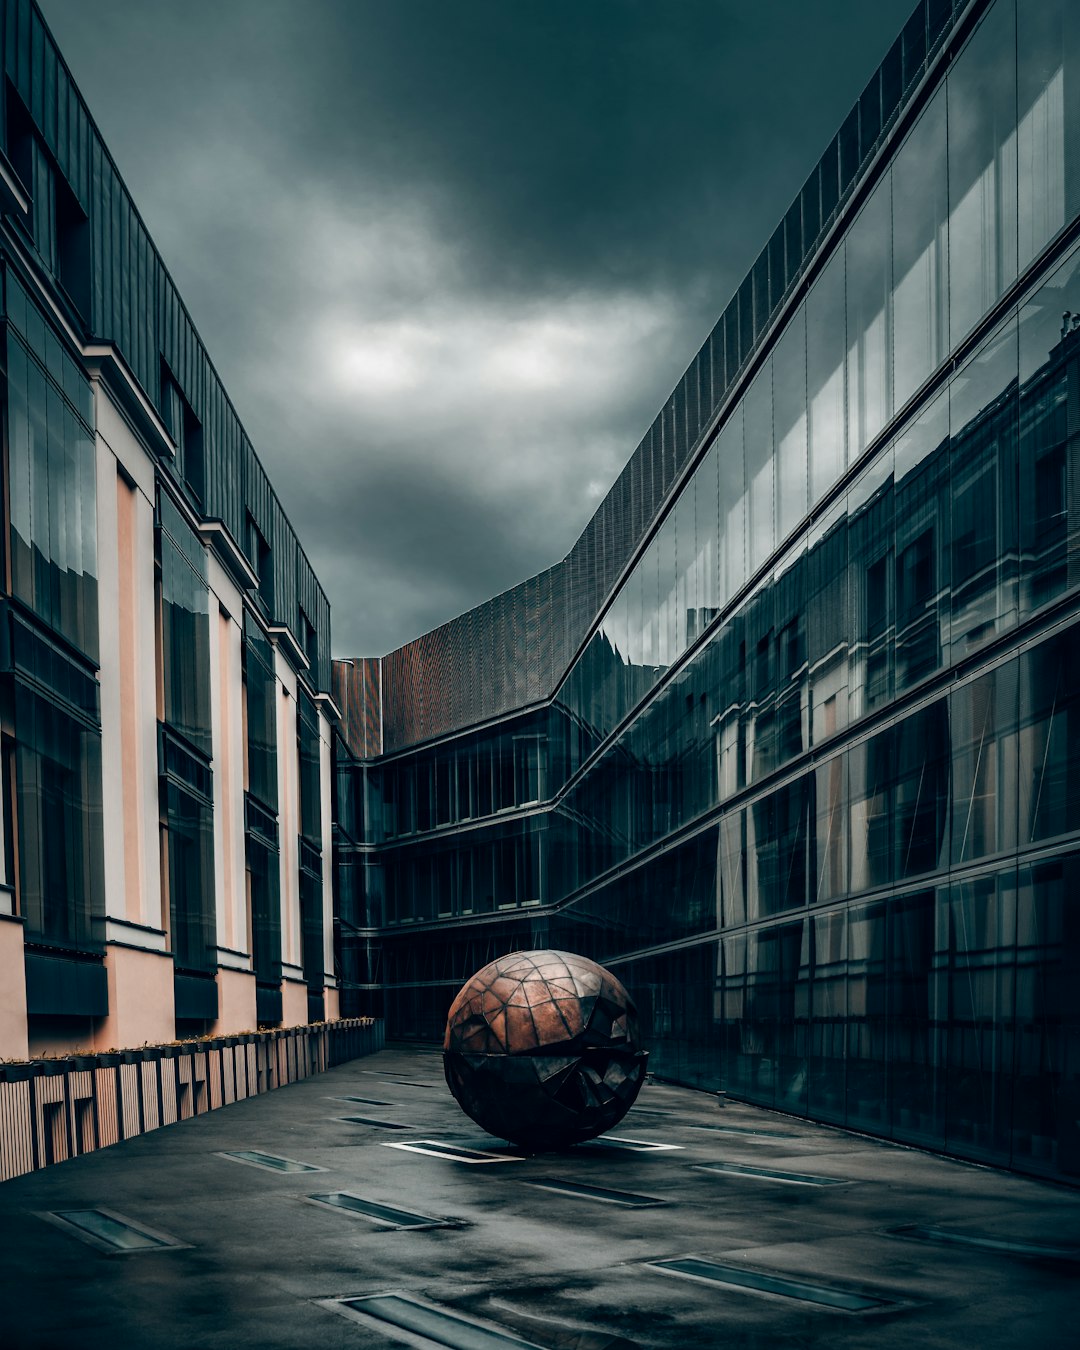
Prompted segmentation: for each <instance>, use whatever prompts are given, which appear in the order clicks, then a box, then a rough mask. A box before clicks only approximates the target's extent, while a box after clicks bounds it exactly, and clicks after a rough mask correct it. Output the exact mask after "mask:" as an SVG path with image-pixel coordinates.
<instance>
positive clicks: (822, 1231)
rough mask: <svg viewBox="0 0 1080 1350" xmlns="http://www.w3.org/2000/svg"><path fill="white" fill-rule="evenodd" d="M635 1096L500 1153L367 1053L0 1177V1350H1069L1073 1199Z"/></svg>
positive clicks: (421, 1060)
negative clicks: (529, 1150)
mask: <svg viewBox="0 0 1080 1350" xmlns="http://www.w3.org/2000/svg"><path fill="white" fill-rule="evenodd" d="M638 1101H639V1105H638V1106H636V1107H635V1108H634V1109H633V1110H632V1111H631V1112H630V1114H629V1116H628V1117H627V1118H626V1120H624V1121H623V1122H622V1124H621V1125H620V1126H618V1127H617V1128H616V1130H615V1131H614V1135H615V1136H617V1138H612V1137H611V1136H608V1137H607V1139H606V1140H603V1141H596V1142H593V1143H590V1144H585V1145H580V1146H578V1147H576V1148H574V1149H570V1150H568V1151H566V1152H563V1153H554V1154H543V1155H537V1156H534V1157H526V1156H522V1154H521V1153H520V1151H518V1150H514V1149H512V1148H510V1147H508V1146H507V1145H505V1144H502V1143H500V1141H498V1140H493V1139H491V1138H489V1137H488V1136H486V1135H484V1134H483V1133H482V1132H481V1131H479V1130H478V1129H477V1128H476V1127H475V1126H473V1125H472V1123H471V1122H470V1121H469V1120H468V1119H467V1118H466V1117H465V1116H464V1115H462V1113H461V1111H460V1110H459V1108H458V1107H457V1105H456V1104H455V1102H454V1101H453V1099H452V1098H451V1097H450V1094H449V1092H448V1091H447V1089H446V1087H445V1084H444V1082H443V1078H442V1065H441V1058H440V1056H439V1055H438V1054H437V1053H436V1052H434V1051H427V1050H418V1049H404V1048H392V1049H389V1050H387V1051H384V1052H383V1053H381V1054H379V1055H375V1056H372V1057H370V1058H367V1059H360V1060H355V1061H353V1062H352V1063H350V1064H346V1065H343V1066H341V1067H339V1068H336V1069H333V1070H331V1071H330V1072H328V1073H326V1074H323V1075H320V1076H318V1077H315V1078H311V1079H307V1080H306V1081H304V1082H301V1083H297V1084H294V1085H293V1086H291V1087H287V1088H282V1089H280V1090H278V1091H276V1092H273V1093H270V1094H267V1095H266V1096H262V1097H257V1098H254V1099H249V1100H246V1101H243V1102H239V1103H237V1104H235V1105H233V1106H229V1107H225V1108H223V1109H222V1110H219V1111H215V1112H212V1113H210V1114H208V1115H205V1116H200V1117H197V1118H195V1119H193V1120H188V1121H184V1122H182V1123H180V1124H177V1125H172V1126H168V1127H166V1128H165V1129H162V1130H157V1131H155V1132H154V1133H152V1134H148V1135H144V1136H142V1137H140V1138H138V1139H134V1140H131V1141H129V1142H127V1143H124V1144H120V1145H117V1146H115V1147H113V1148H109V1149H103V1150H101V1151H100V1152H98V1153H92V1154H88V1155H86V1156H85V1157H82V1158H76V1159H74V1160H72V1161H70V1162H65V1163H61V1164H59V1165H57V1166H55V1167H52V1168H50V1169H47V1170H46V1171H44V1172H39V1173H36V1174H34V1175H31V1176H28V1177H22V1178H19V1179H17V1180H15V1181H10V1182H6V1183H4V1184H3V1185H0V1246H2V1250H3V1273H4V1285H5V1298H4V1300H3V1311H2V1313H0V1346H3V1347H4V1350H29V1348H30V1347H33V1348H34V1350H43V1348H45V1347H47V1348H48V1350H60V1348H61V1347H63V1350H67V1348H68V1347H78V1348H79V1350H104V1348H105V1347H108V1350H115V1347H117V1346H120V1345H123V1346H125V1347H129V1346H130V1347H144V1346H145V1347H154V1348H155V1350H156V1348H157V1347H162V1348H164V1347H170V1348H171V1347H184V1350H192V1347H222V1350H224V1347H230V1348H235V1347H244V1346H252V1347H283V1348H284V1347H289V1350H299V1348H300V1347H308V1346H311V1347H316V1346H317V1347H320V1350H337V1348H338V1347H341V1350H347V1348H348V1347H356V1348H358V1350H360V1348H362V1347H372V1346H395V1345H411V1346H414V1347H428V1348H429V1350H430V1347H432V1346H447V1347H452V1348H454V1347H456V1348H457V1350H500V1348H501V1350H513V1347H514V1346H519V1347H520V1346H526V1347H528V1346H533V1347H541V1350H628V1348H629V1347H634V1346H639V1347H643V1348H644V1347H665V1348H667V1347H671V1348H673V1350H682V1348H683V1347H693V1346H716V1347H730V1348H731V1350H766V1347H817V1346H822V1347H824V1346H829V1347H830V1350H833V1348H835V1347H848V1346H850V1347H864V1346H868V1345H871V1344H872V1345H873V1346H874V1347H875V1350H885V1348H887V1347H892V1346H896V1347H900V1346H903V1347H910V1346H912V1345H918V1346H920V1347H945V1346H949V1347H961V1346H962V1347H969V1346H976V1347H978V1350H994V1348H995V1347H1009V1350H1016V1348H1017V1347H1029V1346H1030V1347H1042V1346H1047V1345H1055V1344H1075V1343H1076V1338H1077V1336H1078V1334H1080V1333H1078V1332H1077V1322H1078V1320H1080V1297H1078V1295H1080V1191H1073V1190H1070V1189H1068V1188H1063V1187H1057V1186H1054V1185H1051V1184H1048V1183H1043V1182H1039V1181H1034V1180H1029V1179H1025V1178H1021V1177H1017V1176H1013V1175H1011V1174H1008V1173H1002V1172H996V1171H993V1170H990V1169H987V1168H981V1167H976V1166H971V1165H967V1164H964V1163H959V1162H953V1161H949V1160H946V1159H942V1158H938V1157H934V1156H932V1155H929V1154H923V1153H919V1152H917V1151H915V1150H911V1149H906V1148H901V1147H898V1146H895V1145H891V1144H888V1143H881V1142H877V1141H874V1140H870V1139H866V1138H864V1137H861V1136H858V1135H852V1134H848V1133H846V1132H844V1131H842V1130H837V1129H832V1128H830V1127H828V1126H819V1125H813V1124H808V1123H804V1122H801V1121H797V1120H792V1119H790V1118H788V1117H785V1116H782V1115H778V1114H776V1113H773V1112H769V1111H764V1110H761V1109H758V1108H756V1107H750V1106H745V1105H741V1104H738V1103H733V1102H728V1103H727V1104H726V1105H720V1104H718V1102H717V1100H716V1099H715V1098H714V1097H712V1096H710V1095H709V1094H707V1093H701V1092H695V1091H692V1090H689V1089H685V1088H677V1087H672V1086H667V1085H663V1084H659V1083H649V1084H647V1085H646V1087H645V1088H644V1090H643V1091H642V1094H641V1096H640V1098H639V1099H638ZM237 1154H240V1155H244V1156H239V1157H238V1156H229V1155H237ZM297 1164H301V1165H306V1166H297ZM88 1211H90V1212H88ZM92 1211H97V1213H94V1212H92ZM101 1211H104V1213H101ZM117 1244H120V1245H119V1246H118V1245H117Z"/></svg>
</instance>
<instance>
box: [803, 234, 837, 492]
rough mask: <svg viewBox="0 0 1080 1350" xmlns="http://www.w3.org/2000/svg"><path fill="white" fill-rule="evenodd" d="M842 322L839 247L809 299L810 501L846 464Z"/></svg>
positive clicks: (823, 490)
mask: <svg viewBox="0 0 1080 1350" xmlns="http://www.w3.org/2000/svg"><path fill="white" fill-rule="evenodd" d="M844 323H845V321H844V251H843V249H838V250H837V252H836V253H835V254H834V255H833V257H832V259H831V260H830V262H829V265H828V266H827V267H826V268H825V270H824V272H822V274H821V276H819V277H818V279H817V281H815V282H814V285H813V288H812V289H811V291H810V294H809V295H808V296H807V297H806V385H807V406H808V410H809V417H808V430H809V475H810V502H811V505H812V504H813V503H814V502H816V501H818V500H819V498H821V496H822V495H823V494H824V493H825V492H827V491H828V489H829V488H830V487H832V485H833V483H835V482H836V480H837V479H838V478H839V477H840V475H841V474H842V473H843V472H844V466H845V465H846V463H847V449H846V436H845V429H844V398H845V395H844V353H845V347H846V341H845V326H844Z"/></svg>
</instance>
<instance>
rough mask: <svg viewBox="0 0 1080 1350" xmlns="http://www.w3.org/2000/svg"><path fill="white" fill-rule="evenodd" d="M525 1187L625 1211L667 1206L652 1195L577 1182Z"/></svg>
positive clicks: (556, 1182) (543, 1182)
mask: <svg viewBox="0 0 1080 1350" xmlns="http://www.w3.org/2000/svg"><path fill="white" fill-rule="evenodd" d="M525 1184H526V1186H539V1187H541V1188H542V1189H543V1190H545V1191H558V1192H559V1194H560V1195H580V1196H581V1197H582V1199H583V1200H601V1201H603V1202H604V1203H605V1204H608V1205H624V1206H625V1207H626V1208H627V1209H647V1208H648V1207H649V1206H651V1205H664V1204H667V1201H666V1200H657V1199H656V1197H655V1196H652V1195H635V1194H634V1193H633V1191H609V1190H606V1189H605V1188H604V1187H603V1186H586V1185H584V1184H583V1183H581V1182H577V1181H547V1180H545V1181H527V1182H526V1183H525Z"/></svg>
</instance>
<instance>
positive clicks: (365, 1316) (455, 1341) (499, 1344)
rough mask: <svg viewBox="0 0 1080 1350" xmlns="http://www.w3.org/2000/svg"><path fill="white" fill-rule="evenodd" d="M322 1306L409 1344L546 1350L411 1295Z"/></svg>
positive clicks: (457, 1348) (371, 1297)
mask: <svg viewBox="0 0 1080 1350" xmlns="http://www.w3.org/2000/svg"><path fill="white" fill-rule="evenodd" d="M320 1302H322V1306H323V1307H326V1308H333V1309H334V1310H335V1311H337V1312H341V1313H344V1315H345V1316H346V1317H352V1318H354V1319H355V1320H356V1321H360V1322H369V1321H370V1322H375V1323H376V1324H377V1325H378V1327H379V1330H380V1331H381V1332H383V1333H384V1334H385V1333H387V1332H389V1334H390V1335H393V1334H394V1332H395V1331H397V1332H398V1333H401V1334H399V1336H398V1337H397V1338H396V1339H399V1340H402V1341H405V1342H406V1343H407V1344H409V1345H416V1344H417V1341H416V1340H415V1339H414V1337H416V1336H423V1337H426V1339H427V1341H429V1342H431V1343H433V1344H435V1345H442V1346H447V1347H448V1348H449V1350H507V1347H514V1350H543V1347H542V1346H539V1345H537V1343H536V1342H535V1341H526V1340H522V1338H521V1337H520V1336H515V1335H513V1333H512V1332H509V1331H504V1330H502V1329H501V1328H499V1327H497V1326H494V1325H492V1324H490V1323H488V1324H486V1325H485V1324H484V1323H483V1322H478V1321H476V1320H475V1319H474V1318H471V1317H463V1316H462V1315H461V1314H460V1313H455V1312H450V1311H449V1309H447V1308H440V1307H438V1306H437V1305H436V1304H434V1303H424V1302H421V1300H420V1299H418V1298H414V1297H413V1296H412V1295H410V1294H371V1295H368V1296H366V1297H364V1298H341V1299H326V1300H320Z"/></svg>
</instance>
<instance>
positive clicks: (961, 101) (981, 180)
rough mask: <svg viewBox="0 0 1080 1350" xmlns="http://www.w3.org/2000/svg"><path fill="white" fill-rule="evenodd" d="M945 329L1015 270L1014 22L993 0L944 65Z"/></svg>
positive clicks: (979, 311)
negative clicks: (949, 245)
mask: <svg viewBox="0 0 1080 1350" xmlns="http://www.w3.org/2000/svg"><path fill="white" fill-rule="evenodd" d="M948 101H949V208H950V215H949V237H950V239H952V240H955V247H954V249H953V250H952V259H951V261H952V275H951V277H950V284H949V298H950V304H951V315H950V331H951V334H952V339H953V341H954V342H957V341H959V340H960V339H961V338H962V337H963V336H964V334H965V333H966V332H968V330H969V329H970V328H972V327H973V326H974V325H975V323H976V322H977V321H978V320H979V319H980V318H981V317H982V315H983V314H985V313H986V311H987V310H988V309H989V308H990V306H991V305H992V304H993V303H994V301H995V300H996V299H997V298H998V296H999V295H1001V293H1002V292H1003V291H1004V290H1005V288H1006V287H1007V286H1008V285H1009V284H1010V283H1011V282H1012V281H1013V280H1014V279H1015V277H1016V222H1017V205H1016V22H1015V13H1014V3H1013V0H997V3H996V4H994V5H991V7H990V9H989V11H988V13H987V14H986V17H985V18H984V19H983V20H982V22H981V23H980V24H979V26H978V28H977V29H976V30H975V33H974V35H973V36H972V38H971V40H970V41H969V42H968V44H967V46H966V47H965V48H964V50H963V51H962V52H961V53H960V55H959V56H958V57H957V59H956V62H955V64H954V65H953V67H952V69H951V70H950V71H949V78H948Z"/></svg>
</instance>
